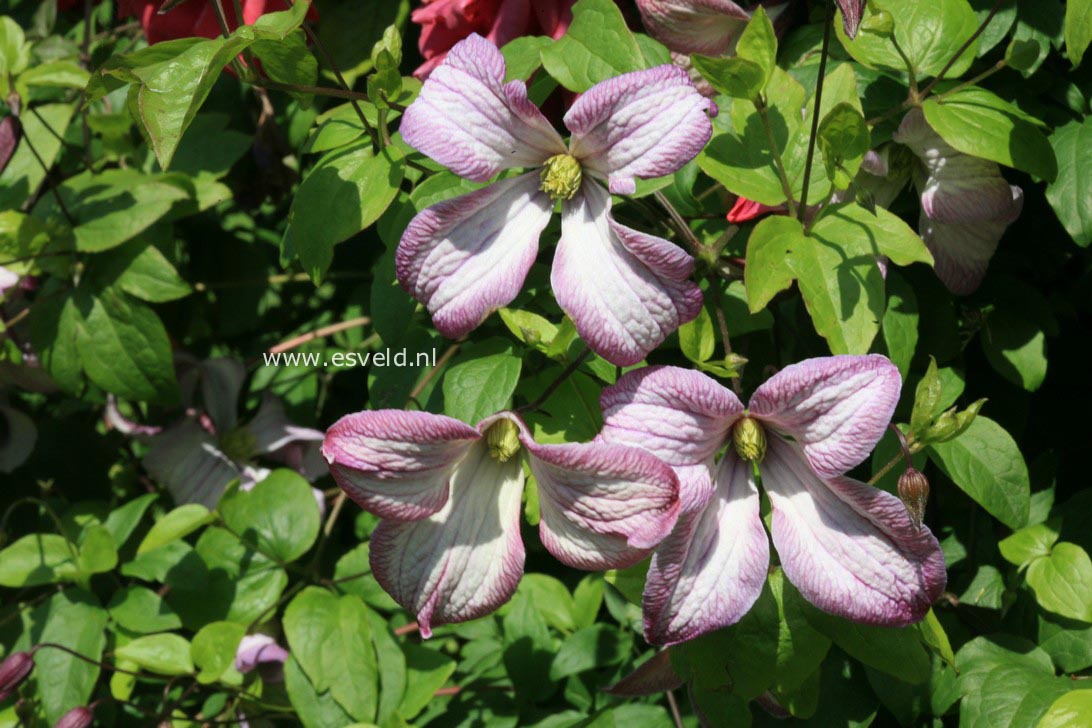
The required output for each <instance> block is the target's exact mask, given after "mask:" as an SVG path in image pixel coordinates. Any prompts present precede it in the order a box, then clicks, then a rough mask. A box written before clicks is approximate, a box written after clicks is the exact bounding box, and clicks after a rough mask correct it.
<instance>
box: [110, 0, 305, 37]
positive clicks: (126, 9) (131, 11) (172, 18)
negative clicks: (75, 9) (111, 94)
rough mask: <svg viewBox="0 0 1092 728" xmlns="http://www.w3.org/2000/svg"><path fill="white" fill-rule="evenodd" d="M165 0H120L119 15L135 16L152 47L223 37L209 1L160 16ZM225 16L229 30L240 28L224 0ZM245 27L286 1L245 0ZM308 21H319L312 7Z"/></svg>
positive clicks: (192, 1)
mask: <svg viewBox="0 0 1092 728" xmlns="http://www.w3.org/2000/svg"><path fill="white" fill-rule="evenodd" d="M162 6H163V0H120V1H119V3H118V15H120V16H121V17H129V16H132V17H136V18H138V19H139V20H140V25H141V27H142V28H143V29H144V36H145V37H146V38H147V39H148V44H149V45H155V44H156V43H162V42H163V41H167V40H175V39H178V38H191V37H195V36H196V37H201V38H216V37H219V36H220V35H221V30H220V23H219V21H217V19H216V10H215V8H214V7H213V4H212V2H211V1H208V0H186V2H183V3H182V4H180V5H176V6H174V7H173V8H171V9H170V10H168V11H167V12H166V13H163V14H160V13H159V8H160V7H162ZM223 8H224V15H225V16H226V17H227V25H228V28H229V29H230V30H235V29H236V28H238V27H239V21H238V18H236V16H235V3H234V2H233V1H232V0H223ZM242 8H243V25H253V24H254V22H255V21H256V20H257V19H258V18H260V17H262V16H263V15H265V14H266V13H272V12H278V11H281V10H287V9H288V3H286V2H285V0H242ZM307 17H308V19H309V20H318V12H317V11H316V10H315V8H314V6H312V7H311V8H310V9H309V10H308V11H307Z"/></svg>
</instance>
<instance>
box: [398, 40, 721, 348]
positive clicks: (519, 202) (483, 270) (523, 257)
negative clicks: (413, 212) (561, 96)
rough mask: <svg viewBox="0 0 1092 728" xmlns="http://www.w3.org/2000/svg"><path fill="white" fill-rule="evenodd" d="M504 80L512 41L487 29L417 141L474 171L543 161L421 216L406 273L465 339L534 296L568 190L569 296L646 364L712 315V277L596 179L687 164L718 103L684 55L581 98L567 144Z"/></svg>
mask: <svg viewBox="0 0 1092 728" xmlns="http://www.w3.org/2000/svg"><path fill="white" fill-rule="evenodd" d="M504 79H505V64H504V58H503V56H501V53H500V51H498V50H497V48H496V46H494V45H493V44H492V43H490V42H489V41H487V40H485V39H484V38H481V37H480V36H477V35H472V36H470V37H469V38H467V39H466V40H464V41H462V42H461V43H459V44H458V45H457V46H455V48H453V49H452V50H451V52H450V53H449V54H448V57H447V60H445V62H444V63H443V64H441V65H440V66H439V67H438V68H437V69H436V70H435V71H434V72H433V73H432V75H431V76H429V79H428V81H426V82H425V84H424V88H423V89H422V91H421V95H420V96H419V98H418V99H417V101H416V102H414V104H413V105H412V106H410V108H409V109H408V110H407V111H406V113H405V116H404V117H403V121H402V136H403V138H404V139H405V140H406V142H408V143H409V145H410V146H412V147H413V148H415V149H417V150H418V151H420V152H422V153H423V154H426V155H428V156H429V157H432V158H433V159H435V160H436V161H437V162H439V163H440V164H443V165H444V166H446V167H448V168H449V169H451V170H452V171H453V172H455V173H456V174H458V175H460V176H462V177H465V178H466V179H469V180H472V181H474V182H486V181H488V180H490V179H492V178H493V177H495V176H496V175H497V174H498V173H500V172H502V171H504V170H507V169H513V168H520V167H522V168H526V167H530V168H533V171H530V172H527V173H524V174H522V175H519V176H516V177H509V178H506V179H502V180H499V181H496V182H494V183H493V184H491V185H489V186H488V187H485V188H484V189H481V190H478V191H476V192H472V193H470V194H468V195H464V196H462V197H457V198H455V199H452V200H447V201H444V202H441V203H439V204H437V205H434V206H432V207H429V208H427V209H426V210H423V211H422V212H421V213H419V214H418V215H417V216H416V217H415V218H414V219H413V220H412V221H411V222H410V224H409V226H408V227H407V228H406V231H405V234H404V235H403V236H402V242H401V244H400V245H399V246H398V252H397V256H396V270H397V274H398V280H399V281H400V282H401V284H402V287H403V288H405V289H406V291H408V292H409V293H410V294H412V295H413V296H414V297H415V298H417V300H419V301H421V302H422V303H424V304H425V306H426V307H427V308H428V310H429V312H430V313H431V314H432V320H433V323H434V324H435V326H436V328H437V329H439V331H440V332H441V333H443V334H444V335H445V336H448V337H451V338H458V337H460V336H463V335H464V334H466V333H468V332H469V331H471V330H472V329H474V328H475V327H477V326H478V325H479V324H480V323H481V322H482V321H483V320H485V318H486V317H487V316H488V315H489V314H490V313H492V312H493V311H495V310H496V309H498V308H500V307H502V306H505V305H507V304H508V303H510V302H511V301H512V299H514V298H515V297H516V295H517V294H518V293H519V290H520V288H521V287H522V286H523V281H524V279H525V278H526V276H527V273H528V271H529V270H530V268H531V265H532V264H533V263H534V261H535V257H536V255H537V253H538V239H539V236H540V235H541V233H542V231H543V230H544V229H545V228H546V225H547V223H548V222H549V221H550V218H551V217H552V215H553V212H554V206H555V203H556V202H557V201H558V200H560V201H561V240H560V242H559V243H558V247H557V252H556V253H555V255H554V262H553V274H552V278H551V281H552V285H553V289H554V293H555V295H556V296H557V301H558V303H559V304H560V305H561V308H562V309H564V310H565V312H566V313H567V314H568V315H569V316H570V318H572V320H573V323H574V324H575V325H576V329H577V331H578V332H579V334H580V335H581V337H583V338H584V340H585V341H586V342H587V343H588V345H589V346H590V347H591V349H592V350H594V351H595V352H596V353H598V354H600V355H601V356H603V357H604V358H606V359H608V360H609V361H611V362H613V363H615V364H619V365H622V366H627V365H630V364H634V363H636V362H638V361H640V360H641V359H643V358H644V357H645V356H646V355H647V354H648V352H650V351H651V350H652V349H654V348H655V347H656V346H658V345H659V344H660V343H661V342H662V341H663V340H664V339H665V338H666V337H667V336H668V335H669V334H670V333H671V332H672V331H674V330H675V329H677V328H678V327H679V326H680V325H681V324H683V323H685V322H687V321H690V320H692V319H693V318H694V317H696V316H697V314H698V312H699V310H700V309H701V303H702V296H701V290H700V289H699V288H698V286H697V285H695V284H694V283H693V282H692V281H691V280H690V274H691V272H692V271H693V266H694V261H693V258H691V257H690V256H689V255H687V254H686V253H685V252H684V251H683V250H682V249H680V248H678V247H677V246H675V245H674V244H672V243H670V242H668V241H667V240H664V239H662V238H658V237H655V236H653V235H648V234H645V233H642V232H638V231H637V230H633V229H630V228H628V227H625V226H624V225H621V224H619V223H618V222H616V221H615V220H614V219H613V217H612V216H611V213H610V211H611V196H610V194H608V193H607V190H605V189H603V187H602V186H600V184H599V183H597V182H596V181H594V180H593V179H591V178H593V177H594V178H597V179H601V180H605V181H607V183H608V185H609V188H610V192H613V193H615V194H631V193H633V192H634V191H635V190H636V180H637V178H639V177H640V178H646V177H661V176H664V175H668V174H672V173H674V172H675V171H677V170H678V169H679V168H680V167H682V166H683V165H684V164H686V163H687V162H688V161H690V160H691V159H693V158H694V157H695V156H697V154H698V153H699V152H700V151H701V150H702V148H703V147H704V146H705V143H706V142H707V141H708V140H709V138H710V136H711V135H712V124H711V123H710V121H709V116H710V115H712V114H715V113H716V105H715V104H713V103H712V102H711V101H709V100H708V99H706V98H704V97H702V96H701V95H700V94H699V93H698V92H697V90H696V89H695V88H694V85H693V83H691V81H690V79H689V77H688V76H687V75H686V73H685V72H684V71H683V70H681V69H679V68H677V67H675V66H670V65H669V66H660V67H657V68H652V69H649V70H646V71H637V72H634V73H627V74H624V75H622V76H618V77H616V78H612V79H609V80H607V81H604V82H602V83H599V84H596V85H595V86H593V87H592V88H591V89H589V90H588V91H587V92H586V93H584V94H583V95H582V96H581V97H580V99H579V100H577V102H576V103H575V104H573V106H572V108H570V109H569V112H568V113H567V114H566V115H565V124H566V126H567V127H568V128H569V130H570V131H572V139H571V141H570V143H569V145H568V146H566V144H565V142H564V141H563V140H562V138H561V135H560V134H558V133H557V131H555V130H554V128H553V127H552V126H551V125H550V123H549V122H548V121H547V120H546V117H545V116H543V115H542V112H541V111H539V109H538V107H536V106H535V105H534V104H532V103H531V102H530V101H529V100H528V98H527V87H526V85H525V84H524V83H523V82H522V81H511V82H509V83H505V81H504Z"/></svg>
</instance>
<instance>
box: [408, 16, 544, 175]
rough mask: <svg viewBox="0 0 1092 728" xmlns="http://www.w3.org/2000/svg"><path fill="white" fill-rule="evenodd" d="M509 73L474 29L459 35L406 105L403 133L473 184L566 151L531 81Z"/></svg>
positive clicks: (488, 43) (496, 52) (424, 152)
mask: <svg viewBox="0 0 1092 728" xmlns="http://www.w3.org/2000/svg"><path fill="white" fill-rule="evenodd" d="M504 74H505V66H504V57H503V56H502V55H501V52H500V51H499V50H497V47H496V46H495V45H493V44H492V43H490V42H489V41H487V40H486V39H485V38H482V37H481V36H480V35H477V34H473V35H471V36H470V37H468V38H466V39H465V40H463V41H460V42H459V43H458V44H456V45H455V47H454V48H452V49H451V51H450V52H449V53H448V54H447V58H446V59H445V60H444V62H443V63H442V64H440V66H439V67H437V68H436V69H435V70H434V71H432V73H431V75H430V76H429V77H428V80H427V81H425V85H424V86H423V87H422V88H421V94H420V96H418V97H417V100H416V101H414V102H413V104H411V105H410V107H409V108H408V109H406V113H405V115H404V116H403V117H402V125H401V132H402V138H403V139H405V140H406V143H407V144H409V145H410V146H411V147H413V148H414V149H416V150H417V151H419V152H421V153H422V154H426V155H428V156H429V157H432V158H433V159H435V160H436V161H437V162H439V163H440V164H442V165H444V166H445V167H447V168H449V169H450V170H451V171H452V172H454V173H455V174H457V175H459V176H460V177H466V178H467V179H471V180H474V181H475V182H485V181H486V180H488V179H490V178H492V177H494V176H495V175H496V174H497V173H498V172H500V171H501V170H504V169H511V168H513V167H532V166H536V165H538V164H541V163H542V162H544V161H546V160H547V159H548V158H550V157H552V156H553V155H555V154H564V153H565V144H564V142H562V140H561V136H560V135H559V134H558V133H557V132H556V131H555V130H554V128H553V127H552V126H550V122H549V121H547V120H546V117H545V116H543V115H542V112H541V111H539V110H538V107H537V106H535V105H534V104H533V103H531V101H530V100H529V99H528V98H527V86H526V85H525V84H524V83H523V82H522V81H512V82H510V83H507V84H506V83H505V82H504Z"/></svg>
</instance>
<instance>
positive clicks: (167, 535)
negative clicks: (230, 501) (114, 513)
mask: <svg viewBox="0 0 1092 728" xmlns="http://www.w3.org/2000/svg"><path fill="white" fill-rule="evenodd" d="M215 520H216V514H215V513H210V512H209V509H208V508H206V507H205V506H203V505H201V504H200V503H187V504H185V505H181V506H178V507H177V508H175V509H174V510H173V511H171V512H170V513H167V514H166V515H165V516H163V517H162V518H160V519H159V520H158V521H156V522H155V525H153V526H152V528H151V530H150V531H148V534H147V535H146V536H145V537H144V540H143V541H141V542H140V546H138V547H137V553H138V554H144V553H147V552H149V551H151V550H153V549H157V548H159V547H160V546H163V545H165V544H169V543H171V542H172V541H177V540H178V539H180V538H185V537H186V536H188V535H190V534H191V533H193V532H194V531H196V530H197V529H199V528H201V527H202V526H207V525H208V524H210V523H212V522H213V521H215Z"/></svg>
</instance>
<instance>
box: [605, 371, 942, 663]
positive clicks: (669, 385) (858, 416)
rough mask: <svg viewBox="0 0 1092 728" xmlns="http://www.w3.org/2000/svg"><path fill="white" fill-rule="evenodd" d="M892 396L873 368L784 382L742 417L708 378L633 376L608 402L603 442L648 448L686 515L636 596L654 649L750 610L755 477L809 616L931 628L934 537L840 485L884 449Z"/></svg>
mask: <svg viewBox="0 0 1092 728" xmlns="http://www.w3.org/2000/svg"><path fill="white" fill-rule="evenodd" d="M900 389H901V379H900V377H899V372H898V369H897V368H896V367H895V366H894V365H893V364H892V363H891V362H890V361H889V360H887V359H886V358H885V357H882V356H877V355H872V356H835V357H826V358H819V359H809V360H807V361H803V362H800V363H798V364H794V365H792V366H789V367H786V368H785V369H783V370H781V372H779V373H778V374H776V375H775V376H773V377H772V378H770V379H769V380H768V381H766V382H765V383H764V384H763V385H762V386H760V387H759V388H758V389H757V390H756V391H755V393H754V396H753V397H752V398H751V401H750V406H749V408H748V409H744V406H743V403H742V402H740V400H739V398H737V397H736V395H735V394H734V393H733V392H732V391H731V390H728V389H726V388H725V387H723V386H721V385H720V384H719V383H717V382H716V381H714V380H713V379H711V378H709V377H708V376H706V375H704V374H702V373H700V372H696V371H690V370H685V369H679V368H675V367H649V368H646V369H639V370H636V371H633V372H630V373H628V374H626V375H624V376H623V377H622V378H620V379H619V380H618V382H617V383H616V384H615V385H614V386H612V387H609V388H608V389H606V390H605V391H604V392H603V396H602V398H601V404H602V406H603V413H604V428H603V432H602V434H601V435H600V438H599V440H600V441H602V442H607V443H612V444H617V445H629V446H636V447H643V448H645V449H646V450H648V451H649V452H651V453H652V454H653V455H656V456H657V457H658V458H660V459H661V460H663V461H664V462H666V463H667V464H668V465H670V466H672V467H673V468H674V469H675V472H676V474H677V475H678V476H679V483H680V500H681V502H682V513H681V515H680V517H679V522H678V525H677V526H676V528H675V530H674V532H673V533H672V534H671V536H669V537H668V538H667V540H665V541H664V543H663V544H662V545H661V546H660V547H659V548H658V549H657V550H656V553H655V554H654V555H653V557H652V564H651V567H650V568H649V572H648V580H647V582H646V584H645V593H644V600H643V601H644V604H643V606H644V619H645V636H646V638H647V639H648V640H649V642H652V643H654V644H674V643H677V642H683V641H685V640H689V639H693V638H695V637H697V636H699V635H702V634H705V633H706V632H710V631H713V630H716V629H719V628H721V627H725V626H727V625H730V624H734V623H735V622H737V621H738V620H739V619H740V618H741V617H742V616H743V615H744V614H745V613H746V612H747V611H748V610H749V609H750V608H751V606H752V605H753V604H754V602H755V600H756V599H758V596H759V594H760V593H761V591H762V587H763V584H765V581H766V573H767V570H768V568H769V563H770V548H769V542H768V540H767V536H766V530H765V528H764V526H763V522H762V518H761V516H760V514H759V491H758V487H757V484H756V480H755V468H754V467H753V466H754V465H757V469H758V471H759V472H760V473H761V476H762V479H761V482H762V487H763V488H764V489H765V491H766V494H767V495H768V496H769V500H770V504H771V506H772V509H773V515H772V528H771V533H772V536H773V543H774V546H775V547H776V548H777V553H778V555H779V556H780V560H781V566H782V568H783V569H784V572H785V576H786V577H787V578H788V579H789V581H791V582H792V583H793V584H794V585H795V586H796V588H797V589H799V590H800V592H801V593H802V594H803V596H804V597H805V598H806V599H807V600H808V601H810V602H811V603H812V604H814V605H816V606H817V607H819V608H820V609H822V610H824V611H827V612H830V613H832V614H837V615H840V616H843V617H846V618H848V619H852V620H854V621H856V622H862V623H866V624H876V625H887V626H895V625H906V624H910V623H912V622H914V621H917V620H919V619H921V618H922V617H923V616H924V615H925V613H926V612H927V611H928V609H929V607H930V605H931V604H932V603H933V601H934V600H936V598H937V597H938V596H939V595H940V593H941V592H942V591H943V589H944V585H945V572H944V557H943V555H942V554H941V551H940V546H939V544H938V543H937V540H936V538H934V537H933V535H932V533H930V532H929V530H928V529H927V528H921V529H920V530H919V529H918V528H916V527H915V526H914V524H913V523H912V522H911V521H910V517H909V516H908V515H907V512H906V508H905V507H904V506H903V504H902V502H901V501H899V499H898V498H896V497H895V496H893V495H891V494H890V493H887V492H885V491H882V490H879V489H876V488H873V487H872V486H869V485H867V484H865V483H861V482H859V481H856V480H853V479H851V478H848V477H845V476H844V473H845V472H846V471H848V470H849V469H851V468H853V467H855V466H856V465H858V464H859V463H861V462H862V461H863V460H864V459H865V458H866V457H867V456H868V454H869V453H870V452H871V451H872V449H873V447H875V445H876V443H877V442H878V441H879V439H880V437H881V436H882V435H883V432H884V430H885V429H886V427H887V425H888V423H889V422H890V419H891V415H892V413H893V412H894V409H895V404H896V403H897V401H898V398H899V391H900ZM725 445H729V449H728V451H727V453H726V454H725V455H724V456H723V457H721V458H720V460H719V462H716V457H717V453H718V452H719V451H720V449H721V448H722V447H724V446H725Z"/></svg>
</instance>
